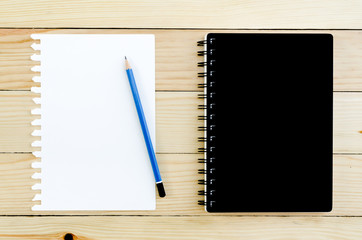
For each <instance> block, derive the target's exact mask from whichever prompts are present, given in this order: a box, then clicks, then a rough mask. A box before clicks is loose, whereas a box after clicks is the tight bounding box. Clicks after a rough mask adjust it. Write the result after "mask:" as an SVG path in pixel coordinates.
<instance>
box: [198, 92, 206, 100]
mask: <svg viewBox="0 0 362 240" xmlns="http://www.w3.org/2000/svg"><path fill="white" fill-rule="evenodd" d="M197 97H198V98H201V99H205V98H207V95H206V94H205V93H200V94H198V95H197Z"/></svg>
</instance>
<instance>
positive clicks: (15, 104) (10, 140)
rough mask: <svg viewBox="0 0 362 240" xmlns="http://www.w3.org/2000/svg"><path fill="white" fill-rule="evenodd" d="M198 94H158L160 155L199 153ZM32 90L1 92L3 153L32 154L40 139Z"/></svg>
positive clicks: (0, 120) (0, 136)
mask: <svg viewBox="0 0 362 240" xmlns="http://www.w3.org/2000/svg"><path fill="white" fill-rule="evenodd" d="M197 94H198V93H196V92H157V93H156V151H157V152H158V153H170V152H172V153H196V152H197V148H198V147H201V146H202V144H201V143H198V142H197V138H198V137H201V136H202V132H198V131H197V127H198V126H199V124H200V121H199V120H197V116H198V115H201V114H202V110H199V109H197V104H198V103H202V100H200V99H198V98H197ZM35 96H37V95H36V94H34V93H32V92H29V91H22V92H20V91H3V92H0V152H31V151H34V148H33V147H31V143H32V142H33V141H35V140H36V139H38V138H37V137H33V136H31V133H32V131H33V130H34V129H35V128H36V127H34V126H31V121H32V120H34V119H35V118H36V117H35V116H33V115H31V109H33V108H36V107H37V105H36V104H35V103H33V101H32V98H34V97H35Z"/></svg>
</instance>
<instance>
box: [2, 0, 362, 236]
mask: <svg viewBox="0 0 362 240" xmlns="http://www.w3.org/2000/svg"><path fill="white" fill-rule="evenodd" d="M205 6H207V7H205ZM361 9H362V4H361V2H360V1H353V0H351V1H335V0H333V1H328V2H327V1H300V0H298V1H286V0H278V1H270V2H268V1H261V0H257V1H253V2H251V1H233V0H226V1H214V0H212V1H204V0H196V1H183V2H182V3H180V1H176V0H171V1H162V2H161V1H159V2H157V1H156V2H155V1H152V3H151V2H146V1H141V0H136V1H133V2H132V3H125V2H123V1H115V0H111V1H107V2H102V3H100V2H97V1H87V0H85V1H69V0H66V1H62V2H60V1H59V0H55V1H47V0H45V1H43V0H36V1H32V2H25V1H23V0H22V1H20V0H14V1H9V0H5V1H1V2H0V27H12V28H13V27H19V26H25V27H50V28H54V27H66V26H68V27H76V28H78V27H91V28H93V27H98V28H103V27H108V28H109V27H127V28H130V27H142V28H155V27H157V28H158V27H162V28H163V27H166V28H175V27H186V28H189V30H176V29H175V30H170V29H169V30H161V29H158V30H156V29H36V30H33V29H0V90H2V91H0V153H2V154H0V215H2V216H0V239H24V240H25V239H27V240H28V239H64V236H65V234H67V233H71V234H73V239H83V240H86V239H87V240H88V239H92V240H96V239H105V240H108V239H248V240H249V239H263V240H264V239H303V240H304V239H313V240H314V239H361V238H362V230H361V227H360V226H361V224H362V218H361V216H362V174H361V172H362V155H361V153H362V127H361V126H362V120H361V119H362V116H361V113H362V109H361V106H362V93H361V91H362V81H361V80H362V79H361V78H362V77H361V76H362V67H361V66H362V60H361V59H362V45H361V42H362V31H360V30H358V31H332V30H317V31H312V30H307V31H306V30H293V31H283V30H263V31H258V30H253V31H249V30H248V31H247V30H227V29H223V30H216V29H211V30H207V29H205V30H191V29H190V28H207V27H213V28H219V27H220V28H278V29H282V28H326V29H333V28H343V29H353V28H358V29H361V26H362V21H361V20H362V15H361V14H360V13H361ZM221 10H222V11H221ZM39 32H42V33H50V34H53V33H106V34H112V33H117V34H127V33H151V34H155V37H156V90H157V93H156V125H157V128H156V129H157V132H156V141H157V146H156V148H157V153H158V154H157V158H158V161H159V166H160V170H161V172H162V173H163V176H164V179H165V187H166V189H167V192H168V196H167V198H164V199H161V198H157V210H156V211H113V212H112V211H108V212H102V211H93V212H90V211H84V212H79V211H72V212H63V211H62V212H56V211H47V212H32V211H31V206H32V205H33V204H34V203H33V202H32V198H33V196H34V194H35V193H37V192H35V191H34V190H32V189H31V186H32V185H33V184H35V183H36V180H33V179H32V178H31V176H32V174H33V173H34V169H32V168H31V163H32V162H33V161H34V160H35V159H34V157H33V156H32V155H31V154H29V152H30V151H32V150H33V148H31V146H30V144H31V142H32V141H33V140H34V139H35V138H34V137H31V135H30V133H31V132H32V130H33V127H31V125H30V122H31V120H32V119H34V117H33V116H32V115H30V110H31V109H32V108H33V107H34V106H35V105H34V103H33V102H32V100H31V99H32V97H33V96H34V94H33V93H31V92H29V89H30V87H31V86H34V85H35V84H34V83H33V82H32V81H31V78H32V76H33V75H34V73H33V72H31V71H30V68H31V67H32V66H33V65H34V62H32V61H30V56H31V54H33V52H34V51H33V50H32V49H31V48H30V45H31V43H32V42H33V41H32V40H31V39H30V34H31V33H39ZM208 32H246V33H251V32H270V33H271V32H296V33H304V32H310V33H317V32H318V33H319V32H325V33H332V34H333V35H334V91H335V93H334V153H335V155H334V195H333V211H332V212H330V213H270V214H267V213H256V214H255V213H245V214H243V213H237V214H208V213H206V212H205V211H204V209H203V207H201V206H199V205H197V201H198V200H200V199H202V198H200V196H198V195H197V191H198V190H201V189H202V186H201V185H198V184H197V180H198V179H199V177H200V176H199V175H198V174H197V169H198V168H200V167H202V166H200V165H201V164H199V163H197V158H198V157H200V155H199V154H197V148H198V147H199V146H200V144H199V143H198V142H197V141H196V139H197V137H198V136H200V133H199V132H197V131H196V128H197V126H198V125H199V122H198V121H197V118H196V117H197V115H199V114H200V110H198V109H197V104H198V103H199V102H200V100H199V99H197V94H198V91H200V90H199V89H197V88H196V86H197V84H198V83H201V81H202V80H201V79H198V78H197V72H199V71H200V69H198V68H197V67H196V64H197V62H198V61H201V60H202V58H201V57H197V56H196V51H197V50H199V48H198V47H196V44H195V42H196V41H197V40H199V39H202V38H203V36H204V35H205V34H206V33H208ZM311 87H313V86H311ZM239 154H240V156H241V157H242V152H241V153H239ZM279 154H283V153H282V152H280V153H279ZM311 154H312V153H311ZM272 157H275V155H273V156H271V158H272ZM19 215H20V216H19ZM34 215H36V216H34ZM44 215H45V216H44ZM54 215H57V216H54ZM58 215H76V216H58ZM80 215H82V216H80ZM83 215H85V216H83ZM87 215H88V216H87ZM89 215H92V216H89ZM93 215H94V216H93ZM98 215H99V216H98ZM110 215H112V216H110ZM251 215H255V216H251Z"/></svg>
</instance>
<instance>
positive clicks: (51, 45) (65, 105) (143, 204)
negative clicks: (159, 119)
mask: <svg viewBox="0 0 362 240" xmlns="http://www.w3.org/2000/svg"><path fill="white" fill-rule="evenodd" d="M32 38H33V39H40V44H35V45H33V48H34V49H39V50H40V54H39V55H34V56H32V59H33V60H37V61H40V67H35V68H34V69H33V70H34V71H40V77H34V81H40V82H41V87H40V88H33V89H32V91H34V92H39V93H40V94H41V98H40V99H34V101H36V102H39V103H40V104H41V108H40V109H34V110H33V114H37V113H38V112H39V111H40V114H41V119H40V121H38V120H36V121H34V122H33V124H34V125H38V124H40V125H41V130H40V132H39V131H35V132H34V135H39V136H41V141H40V142H34V143H33V146H41V151H40V152H34V155H36V156H39V157H40V159H41V161H40V162H36V163H34V164H33V167H34V168H38V167H40V168H41V174H35V175H34V178H40V179H41V183H40V184H36V185H35V186H34V187H33V188H34V189H40V190H41V194H37V195H36V196H35V198H34V200H41V205H35V206H34V207H33V210H153V209H155V206H156V196H155V180H154V177H153V172H152V168H151V163H150V160H149V157H148V153H147V148H146V145H145V141H144V138H143V135H142V129H141V127H140V123H139V119H138V116H137V111H136V107H135V103H134V101H133V98H132V92H131V89H130V86H129V83H128V79H127V75H126V72H125V66H124V57H125V56H127V59H128V60H129V61H130V63H131V64H132V67H133V72H134V75H135V79H136V83H137V87H138V91H139V94H140V98H141V101H142V104H143V109H144V113H145V116H146V120H147V123H148V127H149V131H150V134H151V138H152V141H153V146H155V143H156V142H155V41H154V36H153V35H118V34H117V35H113V34H112V35H106V34H104V35H103V34H102V35H99V34H94V35H91V34H56V35H55V34H33V35H32Z"/></svg>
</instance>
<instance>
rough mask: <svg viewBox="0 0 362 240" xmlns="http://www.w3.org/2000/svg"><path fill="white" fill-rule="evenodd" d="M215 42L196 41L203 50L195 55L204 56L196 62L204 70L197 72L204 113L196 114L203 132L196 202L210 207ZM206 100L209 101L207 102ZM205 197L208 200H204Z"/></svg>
mask: <svg viewBox="0 0 362 240" xmlns="http://www.w3.org/2000/svg"><path fill="white" fill-rule="evenodd" d="M215 44H216V41H215V38H209V39H208V40H201V41H198V42H197V46H203V47H204V50H200V51H197V55H198V56H203V57H204V58H205V60H204V61H202V62H198V63H197V66H198V67H202V68H204V70H205V71H203V72H199V73H198V74H197V76H198V77H199V78H203V79H204V83H200V84H198V88H199V89H204V92H203V93H201V94H198V98H199V99H202V100H204V104H200V105H198V109H201V110H204V114H203V115H200V116H198V120H200V121H202V123H203V124H202V126H199V127H198V131H202V132H204V136H203V137H199V138H198V142H202V143H203V144H204V146H203V147H200V148H198V152H199V153H203V154H204V156H205V157H204V158H199V159H198V163H201V164H204V168H202V169H199V170H198V174H202V175H203V176H204V178H203V179H200V180H198V184H200V185H204V186H205V187H204V190H200V191H198V195H200V196H204V198H205V199H204V200H199V201H198V204H199V205H203V206H207V205H208V207H212V206H214V205H215V204H216V201H215V200H214V197H215V190H214V189H212V188H213V186H214V185H215V181H216V180H215V178H213V175H214V174H215V167H213V164H214V163H215V156H214V153H215V151H216V149H215V145H214V143H215V140H216V137H215V136H214V135H212V133H213V131H215V129H216V125H215V123H214V122H215V119H216V116H215V112H214V110H215V109H216V103H215V101H214V100H215V99H216V94H215V92H212V88H213V87H215V86H216V82H215V78H216V71H214V69H213V67H215V66H216V60H215V59H213V56H215V53H216V50H215V48H214V46H215ZM206 67H210V69H208V70H207V69H206ZM206 78H207V80H206ZM208 101H210V102H209V103H208ZM211 101H212V102H211ZM208 178H209V179H208ZM207 198H208V201H206V199H207Z"/></svg>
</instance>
